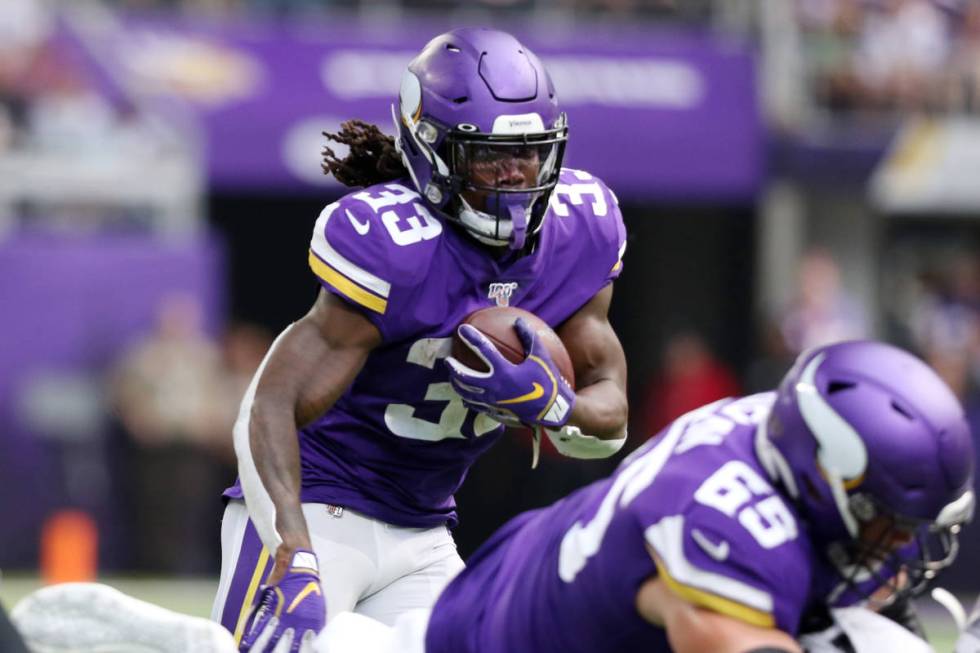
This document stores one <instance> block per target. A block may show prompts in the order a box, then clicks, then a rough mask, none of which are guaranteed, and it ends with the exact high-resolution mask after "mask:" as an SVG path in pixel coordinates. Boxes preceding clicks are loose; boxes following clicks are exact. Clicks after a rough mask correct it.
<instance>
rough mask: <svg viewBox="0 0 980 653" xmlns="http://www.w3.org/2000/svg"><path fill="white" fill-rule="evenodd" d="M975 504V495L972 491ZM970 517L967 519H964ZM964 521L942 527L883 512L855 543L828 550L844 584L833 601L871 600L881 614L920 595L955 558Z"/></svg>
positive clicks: (865, 526) (866, 523) (846, 542)
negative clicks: (895, 604)
mask: <svg viewBox="0 0 980 653" xmlns="http://www.w3.org/2000/svg"><path fill="white" fill-rule="evenodd" d="M964 496H968V497H969V499H970V501H971V502H972V492H967V493H966V494H965V495H964ZM967 519H968V517H964V521H965V520H967ZM961 527H962V522H958V523H954V524H945V525H944V524H939V523H935V522H921V521H918V520H910V519H904V518H902V517H899V516H895V515H892V514H887V513H884V512H882V513H881V514H878V515H876V516H875V517H873V518H872V519H870V520H868V521H864V522H862V523H861V533H860V535H859V537H858V538H857V539H856V540H842V541H837V542H834V543H832V544H831V545H830V546H829V547H828V558H829V559H830V562H831V564H832V565H833V566H834V568H835V569H836V571H837V572H838V574H839V575H840V577H841V580H842V582H841V583H840V584H839V585H838V586H837V587H836V588H835V589H834V591H833V592H832V596H831V599H832V602H833V603H837V604H840V605H849V604H851V603H854V602H859V601H860V602H866V603H867V604H868V605H869V606H870V607H871V608H872V609H875V610H881V609H884V608H886V607H888V606H890V605H891V604H893V603H895V602H897V601H900V600H903V599H905V598H908V597H913V596H916V595H918V594H919V593H921V592H922V590H924V589H925V588H926V586H927V585H928V584H929V583H930V582H931V581H932V580H933V579H934V578H935V577H936V576H937V575H938V574H939V573H940V572H941V571H942V570H943V569H945V568H946V567H948V566H949V565H951V564H952V563H953V561H954V560H955V559H956V554H957V552H958V551H959V532H960V529H961Z"/></svg>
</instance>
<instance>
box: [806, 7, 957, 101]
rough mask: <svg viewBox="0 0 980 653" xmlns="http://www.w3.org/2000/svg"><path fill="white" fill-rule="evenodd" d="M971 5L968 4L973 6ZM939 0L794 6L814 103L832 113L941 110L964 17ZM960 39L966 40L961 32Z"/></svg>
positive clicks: (955, 9)
mask: <svg viewBox="0 0 980 653" xmlns="http://www.w3.org/2000/svg"><path fill="white" fill-rule="evenodd" d="M973 1H974V0H970V2H971V3H972V2H973ZM958 8H959V5H955V4H952V3H942V2H939V1H937V0H797V16H798V20H799V23H800V28H801V31H802V36H803V43H804V54H805V57H806V60H807V65H808V68H809V73H810V77H811V83H812V85H811V88H812V90H813V95H814V99H815V100H816V101H817V102H818V103H819V104H820V105H822V106H824V107H827V108H829V109H832V110H837V111H861V112H869V111H876V112H882V111H885V112H895V111H909V110H945V109H947V108H949V106H950V100H951V98H950V92H949V86H950V82H951V80H952V75H951V64H952V62H953V61H954V60H956V59H964V60H965V59H968V58H969V54H968V50H969V48H965V47H964V45H963V44H962V43H961V41H960V39H959V37H958V31H959V30H958V26H959V25H960V24H961V23H962V24H964V25H969V20H970V18H969V12H968V11H967V12H966V13H964V12H961V11H958V10H957V9H958ZM962 34H963V36H962V38H963V39H967V38H969V34H970V30H969V28H967V27H964V28H963V30H962Z"/></svg>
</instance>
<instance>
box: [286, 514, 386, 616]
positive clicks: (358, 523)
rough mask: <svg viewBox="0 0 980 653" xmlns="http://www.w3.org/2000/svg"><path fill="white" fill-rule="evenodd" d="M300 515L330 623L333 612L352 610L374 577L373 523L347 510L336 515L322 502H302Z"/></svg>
mask: <svg viewBox="0 0 980 653" xmlns="http://www.w3.org/2000/svg"><path fill="white" fill-rule="evenodd" d="M303 516H304V517H305V518H306V525H307V529H308V530H309V534H310V541H311V543H312V544H313V551H314V552H315V553H316V557H317V563H318V564H319V566H320V585H321V587H322V588H323V595H324V597H325V599H326V603H327V621H328V622H329V621H330V620H331V619H332V618H333V615H335V614H338V613H340V612H343V611H351V610H353V609H354V606H355V605H356V604H357V602H358V600H359V599H360V597H361V596H363V595H364V594H365V593H366V592H367V591H368V588H370V587H371V585H372V584H373V583H374V582H375V580H376V578H377V574H378V554H379V545H378V542H377V537H376V528H375V523H374V521H373V520H371V519H368V518H367V517H364V516H363V515H359V514H357V513H355V512H352V511H349V510H348V511H344V512H343V514H342V516H341V517H335V516H334V515H333V514H332V513H331V512H330V511H329V510H328V509H327V506H326V505H324V504H321V503H304V504H303Z"/></svg>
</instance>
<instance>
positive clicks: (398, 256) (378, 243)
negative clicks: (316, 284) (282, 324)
mask: <svg viewBox="0 0 980 653" xmlns="http://www.w3.org/2000/svg"><path fill="white" fill-rule="evenodd" d="M442 230H443V225H442V223H441V222H440V221H439V220H438V218H436V217H435V216H433V215H432V214H431V212H430V211H429V210H428V209H427V208H426V207H425V205H424V203H423V202H422V199H421V197H420V196H419V195H418V193H416V192H415V191H414V190H411V189H410V188H408V187H406V186H404V185H402V184H398V183H386V184H379V185H376V186H372V187H370V188H367V189H365V190H363V191H358V192H355V193H350V194H348V195H345V196H344V197H342V198H341V199H340V200H338V201H337V202H335V203H333V204H331V205H329V206H327V207H326V208H325V209H324V210H323V212H321V213H320V217H319V218H318V219H317V221H316V226H315V227H314V229H313V237H312V239H311V241H310V255H309V262H310V267H311V268H312V269H313V272H314V273H315V274H316V275H317V277H318V278H319V279H320V281H321V282H322V283H324V284H325V285H327V286H328V287H329V288H330V289H331V290H332V291H334V292H336V293H338V294H340V295H342V296H344V297H345V298H347V299H348V300H350V301H353V302H354V303H357V304H359V305H361V306H363V307H365V308H367V309H369V310H371V311H373V312H375V313H380V314H384V312H385V311H386V310H387V304H388V300H389V296H390V294H391V292H392V285H393V284H401V285H404V284H411V283H414V282H415V281H417V279H418V278H419V276H420V275H424V271H425V268H424V264H425V263H426V262H427V260H428V258H427V257H426V252H425V251H419V250H420V248H423V249H427V248H428V247H431V243H432V242H434V240H435V239H436V238H438V237H439V236H440V235H441V234H442ZM420 266H421V271H420Z"/></svg>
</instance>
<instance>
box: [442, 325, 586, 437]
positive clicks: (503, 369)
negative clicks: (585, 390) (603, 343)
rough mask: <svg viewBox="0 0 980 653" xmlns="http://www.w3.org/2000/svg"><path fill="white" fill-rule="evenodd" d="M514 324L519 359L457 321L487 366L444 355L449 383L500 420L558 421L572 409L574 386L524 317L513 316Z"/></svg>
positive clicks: (551, 424)
mask: <svg viewBox="0 0 980 653" xmlns="http://www.w3.org/2000/svg"><path fill="white" fill-rule="evenodd" d="M514 330H515V331H516V332H517V336H518V337H519V338H520V339H521V343H522V344H523V346H524V351H525V352H527V356H526V357H525V358H524V360H523V361H521V362H520V363H511V362H510V361H509V360H507V359H506V358H504V357H503V355H502V354H501V353H500V352H499V351H498V350H497V348H496V347H495V346H494V345H493V343H492V342H490V340H488V339H487V337H486V336H484V335H483V334H482V333H481V332H480V331H479V330H478V329H476V328H474V327H472V326H470V325H469V324H462V325H460V327H459V330H458V333H459V336H460V338H462V340H463V342H464V343H465V344H466V345H467V346H468V347H469V348H470V349H472V350H473V352H474V353H475V354H476V355H477V356H479V357H480V358H481V359H482V360H483V361H484V362H485V363H486V364H487V365H488V366H489V368H490V370H489V371H487V372H481V371H479V370H474V369H472V368H469V367H467V366H465V365H463V364H462V363H460V362H459V361H458V360H456V359H455V358H453V357H451V356H450V357H449V358H447V359H446V364H447V365H448V366H449V378H450V381H451V382H452V384H453V388H454V389H455V390H456V392H457V393H459V395H460V396H461V397H462V398H463V401H464V403H466V405H467V406H469V407H470V408H473V409H474V410H478V411H480V412H483V413H486V414H488V415H490V416H491V417H493V418H495V419H497V420H498V421H500V422H503V423H505V424H510V425H512V426H515V425H520V424H524V425H527V426H535V425H541V426H548V427H551V428H556V427H560V426H563V425H564V424H565V422H567V421H568V418H569V416H570V415H571V414H572V406H574V404H575V391H574V390H573V389H572V387H571V386H570V385H569V384H568V381H566V380H565V379H564V378H562V376H561V374H560V373H559V372H558V366H556V365H555V363H554V361H553V360H552V359H551V354H549V353H548V349H547V348H546V347H545V346H544V345H543V344H542V343H541V342H539V341H538V338H537V336H536V335H535V333H534V331H533V330H532V329H531V328H530V327H529V326H528V325H527V323H526V322H525V321H524V320H522V319H521V318H518V319H517V321H516V322H515V323H514Z"/></svg>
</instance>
